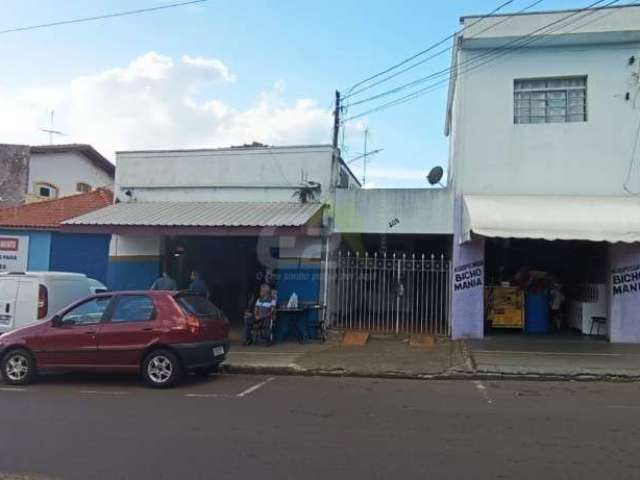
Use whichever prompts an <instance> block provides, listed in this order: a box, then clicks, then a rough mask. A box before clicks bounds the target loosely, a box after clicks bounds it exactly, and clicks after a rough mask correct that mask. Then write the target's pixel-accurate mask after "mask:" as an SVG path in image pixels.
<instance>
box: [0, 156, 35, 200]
mask: <svg viewBox="0 0 640 480" xmlns="http://www.w3.org/2000/svg"><path fill="white" fill-rule="evenodd" d="M30 158H31V154H30V150H29V146H27V145H6V144H0V207H10V206H13V205H18V204H20V203H22V202H23V200H24V198H25V195H26V193H27V182H28V181H29V160H30Z"/></svg>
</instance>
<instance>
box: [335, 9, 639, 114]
mask: <svg viewBox="0 0 640 480" xmlns="http://www.w3.org/2000/svg"><path fill="white" fill-rule="evenodd" d="M603 1H604V0H599V1H597V2H594V3H592V4H591V5H589V6H587V7H585V8H582V9H580V10H576V11H574V12H572V13H571V14H569V15H567V16H565V17H562V18H561V19H559V20H556V21H554V22H552V23H550V24H547V25H545V26H543V27H541V28H538V29H536V30H534V31H532V32H530V33H528V34H527V35H525V36H523V37H519V38H518V39H516V40H514V41H511V42H508V43H507V44H505V45H504V46H503V47H499V48H496V49H492V50H490V51H489V52H487V53H485V54H482V55H479V56H478V57H475V58H473V59H470V60H467V61H465V62H462V63H460V64H459V65H456V68H458V69H459V68H460V67H461V66H465V65H466V64H470V65H471V66H469V68H467V69H466V70H460V69H459V71H457V72H454V71H453V69H454V67H453V66H452V67H449V68H446V69H443V70H440V71H438V72H435V73H433V74H430V75H428V76H427V77H423V78H421V79H418V80H414V81H413V82H410V83H408V84H405V85H401V86H400V87H396V88H394V89H392V90H389V91H387V92H383V93H381V94H378V95H374V96H373V97H370V98H369V99H366V100H368V101H371V100H374V99H377V98H381V97H383V96H387V95H391V94H393V93H397V92H398V91H401V90H404V89H405V88H408V87H410V86H415V85H417V84H419V83H423V82H424V81H425V80H428V79H434V78H437V77H438V76H443V74H448V77H446V78H444V79H442V80H439V81H436V82H434V83H432V84H431V85H428V86H427V87H424V88H422V89H419V90H416V91H414V92H412V93H410V94H408V95H406V96H404V97H400V98H397V99H394V100H392V101H390V102H387V103H383V104H381V105H378V106H377V107H374V108H372V109H370V110H367V111H366V112H363V113H359V114H356V115H353V116H351V117H348V118H346V119H344V120H343V122H348V121H350V120H355V119H356V118H361V117H363V116H365V115H369V114H371V113H375V112H378V111H381V110H386V109H387V108H390V107H393V106H395V105H399V104H401V103H405V102H408V101H410V100H413V99H414V98H417V97H419V96H422V95H424V94H426V93H429V92H431V91H433V90H435V89H436V88H437V87H439V86H441V85H443V84H446V83H447V82H449V81H453V80H455V79H456V78H458V77H459V76H461V75H463V74H465V73H468V72H470V71H472V70H476V69H478V68H480V67H482V66H483V65H486V64H487V63H490V62H493V61H495V60H496V59H498V58H500V57H503V56H504V55H507V54H509V53H511V52H512V51H514V50H518V49H520V48H524V47H526V46H528V45H530V44H532V43H534V42H537V41H538V40H540V37H541V36H542V35H537V36H533V35H534V34H536V33H538V32H540V31H542V30H546V29H548V28H549V27H551V26H553V25H555V24H558V23H560V22H563V21H565V20H567V19H568V18H570V17H573V16H575V15H577V14H579V13H584V12H585V11H586V14H585V15H583V16H582V17H581V18H580V19H577V20H574V21H571V22H569V23H566V24H563V25H560V26H558V27H556V28H554V29H553V30H550V31H548V32H545V33H544V35H545V36H546V35H549V34H551V33H553V32H555V31H557V30H559V29H561V28H564V27H566V26H568V25H570V24H572V23H575V22H576V21H580V20H581V19H584V18H586V17H587V16H589V15H592V14H594V13H597V12H599V11H601V10H602V8H605V7H601V8H599V9H595V10H591V9H592V8H593V7H594V6H596V5H598V4H600V3H602V2H603ZM618 1H620V0H613V1H611V2H609V3H608V4H607V5H606V6H611V5H613V4H614V3H618ZM631 5H636V4H630V5H628V6H631ZM523 40H524V41H525V43H522V44H521V45H517V46H512V47H510V48H506V47H508V46H509V45H512V44H515V43H519V42H522V41H523ZM496 52H497V54H496ZM486 57H491V58H489V59H488V60H485V61H483V62H479V61H480V60H482V59H484V58H486ZM358 103H360V104H361V103H364V102H362V101H361V102H358ZM352 106H353V104H352Z"/></svg>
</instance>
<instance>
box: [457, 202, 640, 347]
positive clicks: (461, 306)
mask: <svg viewBox="0 0 640 480" xmlns="http://www.w3.org/2000/svg"><path fill="white" fill-rule="evenodd" d="M639 207H640V204H639V202H638V201H637V200H636V199H631V198H622V197H620V198H618V197H570V196H564V197H560V196H554V197H550V196H488V195H470V196H464V198H462V197H461V198H460V199H459V200H458V204H457V208H456V211H457V218H456V222H455V223H456V227H455V228H456V235H455V242H454V274H453V277H454V286H453V300H452V309H453V336H454V338H463V337H471V338H482V337H483V336H484V335H486V334H494V333H496V332H499V331H511V332H522V333H525V334H526V333H528V334H544V335H554V334H562V335H571V334H573V335H599V336H602V337H603V338H608V339H609V340H610V341H611V342H638V341H640V317H638V316H637V313H636V312H637V311H636V310H634V308H635V306H637V305H638V304H639V303H640V283H639V281H640V267H639V265H640V243H638V242H640V234H638V233H635V232H640V218H639V216H638V215H637V211H638V208H639Z"/></svg>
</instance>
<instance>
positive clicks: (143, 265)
mask: <svg viewBox="0 0 640 480" xmlns="http://www.w3.org/2000/svg"><path fill="white" fill-rule="evenodd" d="M158 275H160V260H159V259H158V257H149V258H148V259H136V260H118V259H117V257H112V258H110V259H109V272H108V276H107V277H108V278H107V286H108V287H109V289H110V290H147V289H148V288H150V287H151V284H152V283H153V282H154V280H156V279H157V278H158Z"/></svg>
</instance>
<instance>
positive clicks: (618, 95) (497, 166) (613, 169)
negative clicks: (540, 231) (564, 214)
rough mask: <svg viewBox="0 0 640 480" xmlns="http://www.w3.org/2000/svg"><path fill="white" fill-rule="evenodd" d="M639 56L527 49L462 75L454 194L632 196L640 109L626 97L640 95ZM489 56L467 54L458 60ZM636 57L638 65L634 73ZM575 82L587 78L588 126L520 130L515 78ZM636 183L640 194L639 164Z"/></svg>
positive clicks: (619, 50) (612, 49) (620, 48)
mask: <svg viewBox="0 0 640 480" xmlns="http://www.w3.org/2000/svg"><path fill="white" fill-rule="evenodd" d="M639 11H640V10H639ZM507 23H509V24H511V22H507ZM637 25H638V24H636V26H635V28H636V29H637V28H638V27H637ZM597 38H598V37H597V36H596V37H593V39H594V41H597ZM639 49H640V43H626V44H616V45H602V44H600V45H598V44H595V45H579V46H556V47H548V48H526V49H520V50H518V52H517V54H510V55H505V56H504V57H502V58H501V59H499V60H497V61H494V62H491V63H490V64H488V65H486V66H483V67H481V68H477V69H474V70H473V72H472V73H471V72H469V74H462V75H461V76H459V77H458V80H457V85H456V101H455V102H454V113H453V135H452V137H451V142H452V145H451V148H452V152H453V156H452V169H451V170H452V176H453V179H452V181H453V185H454V188H455V191H456V192H457V193H460V192H462V193H465V194H482V193H486V194H541V195H551V194H559V195H626V193H625V191H624V189H623V184H624V182H625V179H626V177H627V172H628V168H629V159H630V158H631V153H632V149H633V141H632V140H633V138H634V135H635V128H636V126H637V122H638V115H639V114H640V110H639V109H638V108H635V109H634V107H633V102H632V101H627V100H625V94H626V93H627V92H631V97H633V94H634V92H635V91H636V90H637V88H640V84H638V81H637V79H634V72H636V73H637V71H638V60H637V55H638V52H639ZM486 52H487V50H482V49H463V50H462V51H461V52H460V54H459V61H460V62H467V61H473V59H477V58H478V57H479V56H480V55H483V54H486ZM631 55H636V62H635V64H634V65H632V66H629V65H628V61H629V58H630V57H631ZM460 68H462V70H463V71H464V69H465V67H464V66H462V67H460ZM466 68H469V67H468V66H467V67H466ZM576 75H586V76H587V121H586V122H576V123H548V124H518V125H515V124H514V121H513V114H514V106H513V101H514V100H513V90H514V80H515V79H522V78H541V77H556V76H576ZM603 172H606V175H603ZM631 176H632V178H633V179H634V180H633V182H632V183H631V185H630V186H631V188H632V189H634V190H640V165H639V164H637V163H636V165H635V166H634V170H633V171H632V175H631Z"/></svg>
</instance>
